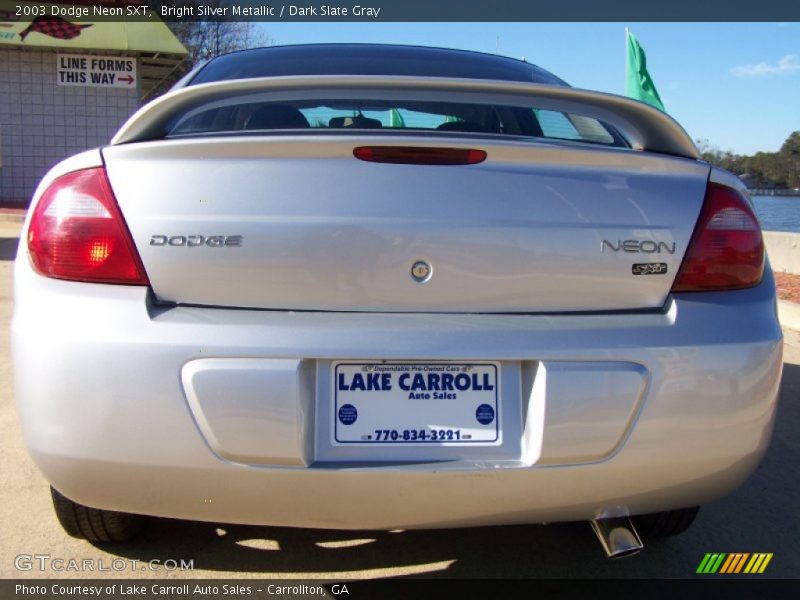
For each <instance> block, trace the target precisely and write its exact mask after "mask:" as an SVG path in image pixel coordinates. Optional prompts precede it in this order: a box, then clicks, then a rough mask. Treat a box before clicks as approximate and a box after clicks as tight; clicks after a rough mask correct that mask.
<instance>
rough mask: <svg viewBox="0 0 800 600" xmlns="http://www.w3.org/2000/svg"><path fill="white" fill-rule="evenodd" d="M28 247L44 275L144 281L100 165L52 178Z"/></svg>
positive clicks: (132, 282) (33, 220) (35, 217)
mask: <svg viewBox="0 0 800 600" xmlns="http://www.w3.org/2000/svg"><path fill="white" fill-rule="evenodd" d="M28 252H29V253H30V257H31V262H32V263H33V267H34V269H36V271H37V272H39V273H40V274H42V275H44V276H46V277H55V278H58V279H69V280H72V281H87V282H95V283H121V284H128V285H148V281H147V275H146V274H145V271H144V267H143V266H142V261H141V259H140V258H139V253H138V252H137V251H136V247H135V246H134V244H133V239H132V238H131V234H130V232H129V231H128V228H127V226H126V225H125V221H124V219H123V218H122V213H120V210H119V207H118V206H117V201H116V200H115V199H114V194H113V192H112V191H111V185H110V184H109V183H108V178H107V177H106V172H105V170H104V169H103V168H102V167H97V168H93V169H84V170H81V171H74V172H72V173H68V174H66V175H62V176H61V177H59V178H58V179H56V180H55V181H53V183H51V184H50V186H49V187H48V188H47V189H46V190H45V192H44V194H42V197H41V199H40V200H39V203H38V204H37V205H36V209H35V210H34V213H33V216H32V217H31V224H30V227H29V229H28Z"/></svg>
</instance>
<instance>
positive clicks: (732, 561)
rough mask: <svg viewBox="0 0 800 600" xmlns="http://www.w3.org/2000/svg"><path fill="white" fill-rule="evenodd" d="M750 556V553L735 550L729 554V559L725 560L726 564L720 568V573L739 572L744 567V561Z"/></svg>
mask: <svg viewBox="0 0 800 600" xmlns="http://www.w3.org/2000/svg"><path fill="white" fill-rule="evenodd" d="M749 556H750V554H749V553H743V552H734V553H733V554H729V555H728V560H726V561H725V564H723V565H722V568H721V569H720V570H719V572H720V573H727V574H730V573H738V572H739V571H741V570H742V567H744V562H745V561H746V560H747V558H748V557H749Z"/></svg>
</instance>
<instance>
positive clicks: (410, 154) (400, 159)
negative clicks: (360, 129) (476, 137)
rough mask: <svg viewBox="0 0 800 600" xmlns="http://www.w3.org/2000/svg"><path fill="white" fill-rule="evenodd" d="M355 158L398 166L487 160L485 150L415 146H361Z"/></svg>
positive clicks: (467, 163) (452, 163)
mask: <svg viewBox="0 0 800 600" xmlns="http://www.w3.org/2000/svg"><path fill="white" fill-rule="evenodd" d="M353 156H355V157H356V158H357V159H359V160H366V161H368V162H378V163H392V164H397V165H474V164H477V163H480V162H483V161H485V160H486V152H484V151H483V150H474V149H469V148H424V147H420V148H418V147H413V146H359V147H357V148H355V149H354V150H353Z"/></svg>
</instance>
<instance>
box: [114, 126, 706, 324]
mask: <svg viewBox="0 0 800 600" xmlns="http://www.w3.org/2000/svg"><path fill="white" fill-rule="evenodd" d="M361 145H393V146H416V147H419V146H424V147H441V146H445V147H456V148H471V147H473V148H474V147H478V148H481V149H483V150H485V151H486V152H487V153H488V156H489V158H488V159H487V160H486V161H485V162H483V163H481V164H477V165H470V166H460V167H459V166H449V167H441V166H424V165H391V164H389V165H385V164H375V163H368V162H363V161H359V160H356V159H355V158H354V157H353V148H355V147H357V146H361ZM103 157H104V159H105V163H106V169H107V172H108V176H109V180H110V181H111V185H112V187H113V188H114V190H115V193H116V196H117V200H118V202H119V204H120V208H121V209H122V212H123V214H124V215H125V219H126V221H127V223H128V226H129V228H130V230H131V232H132V234H133V238H134V242H135V243H136V245H137V247H138V248H139V252H140V255H141V257H142V261H143V263H144V265H145V269H146V270H147V273H148V277H149V279H150V282H151V285H152V287H153V291H154V292H155V294H156V296H157V297H158V298H159V299H160V300H164V301H170V302H181V303H189V304H202V305H213V306H238V307H250V308H269V309H297V310H337V311H434V312H454V311H455V312H559V311H587V310H625V309H641V308H658V307H661V306H662V305H663V304H664V302H665V300H666V297H667V294H668V293H669V289H670V287H671V286H672V281H673V279H674V277H675V275H676V273H677V271H678V268H679V267H680V263H681V259H682V257H683V254H684V252H685V250H686V248H687V246H688V243H689V239H690V237H691V235H692V231H693V227H694V223H695V221H696V220H697V215H698V214H699V212H700V207H701V205H702V201H703V197H704V195H705V188H706V181H707V178H708V173H709V167H708V166H707V165H705V164H702V163H699V162H697V161H692V160H688V159H680V158H675V157H665V156H658V155H652V154H645V153H641V152H633V151H630V150H624V149H615V148H596V147H592V146H589V147H587V145H585V144H584V145H581V144H559V143H553V144H548V143H541V144H531V143H529V142H519V141H516V142H515V141H502V140H494V141H486V140H481V141H478V140H464V139H463V138H459V137H447V136H444V137H443V138H442V137H435V136H425V137H417V136H400V135H384V136H365V135H363V134H362V135H359V134H353V135H339V136H330V135H319V136H263V135H262V136H256V137H247V138H242V137H236V136H232V137H222V138H215V139H207V138H191V139H181V140H166V141H158V142H141V143H131V144H123V145H118V146H111V147H108V148H105V149H103ZM176 173H180V174H181V176H180V177H175V174H176ZM134 182H135V183H134ZM190 235H191V236H203V237H204V238H208V237H212V236H241V237H242V244H241V246H240V247H208V246H205V245H200V246H195V247H188V246H186V245H184V246H178V247H174V246H169V245H157V246H154V245H151V244H150V242H151V240H152V238H153V236H166V237H170V236H177V239H179V238H180V237H186V236H190ZM603 240H606V241H609V242H610V244H604V243H603ZM624 240H631V241H634V243H636V242H646V243H647V244H650V246H646V248H647V249H650V248H651V247H653V246H654V245H655V244H660V246H659V247H658V252H655V253H646V252H643V251H637V252H629V251H625V250H623V249H622V248H620V243H621V241H624ZM669 249H674V252H671V251H669ZM419 260H424V261H427V262H428V263H429V264H430V265H431V267H432V269H433V274H432V276H431V277H430V280H429V281H427V282H426V283H424V284H419V283H418V282H416V281H415V280H414V279H413V278H412V277H411V276H410V270H411V266H412V265H413V264H414V263H415V262H416V261H419ZM648 262H656V263H665V264H666V265H667V271H666V273H665V274H661V275H649V276H636V275H633V274H632V270H631V268H632V265H633V264H636V263H648Z"/></svg>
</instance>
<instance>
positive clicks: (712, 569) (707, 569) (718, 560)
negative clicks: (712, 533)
mask: <svg viewBox="0 0 800 600" xmlns="http://www.w3.org/2000/svg"><path fill="white" fill-rule="evenodd" d="M725 556H726V554H725V553H724V552H722V553H717V552H713V553H712V552H709V553H707V554H706V555H705V557H703V560H702V562H701V563H700V566H699V567H697V573H716V572H717V570H718V569H719V566H720V565H721V564H722V561H723V560H724V559H725Z"/></svg>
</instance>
